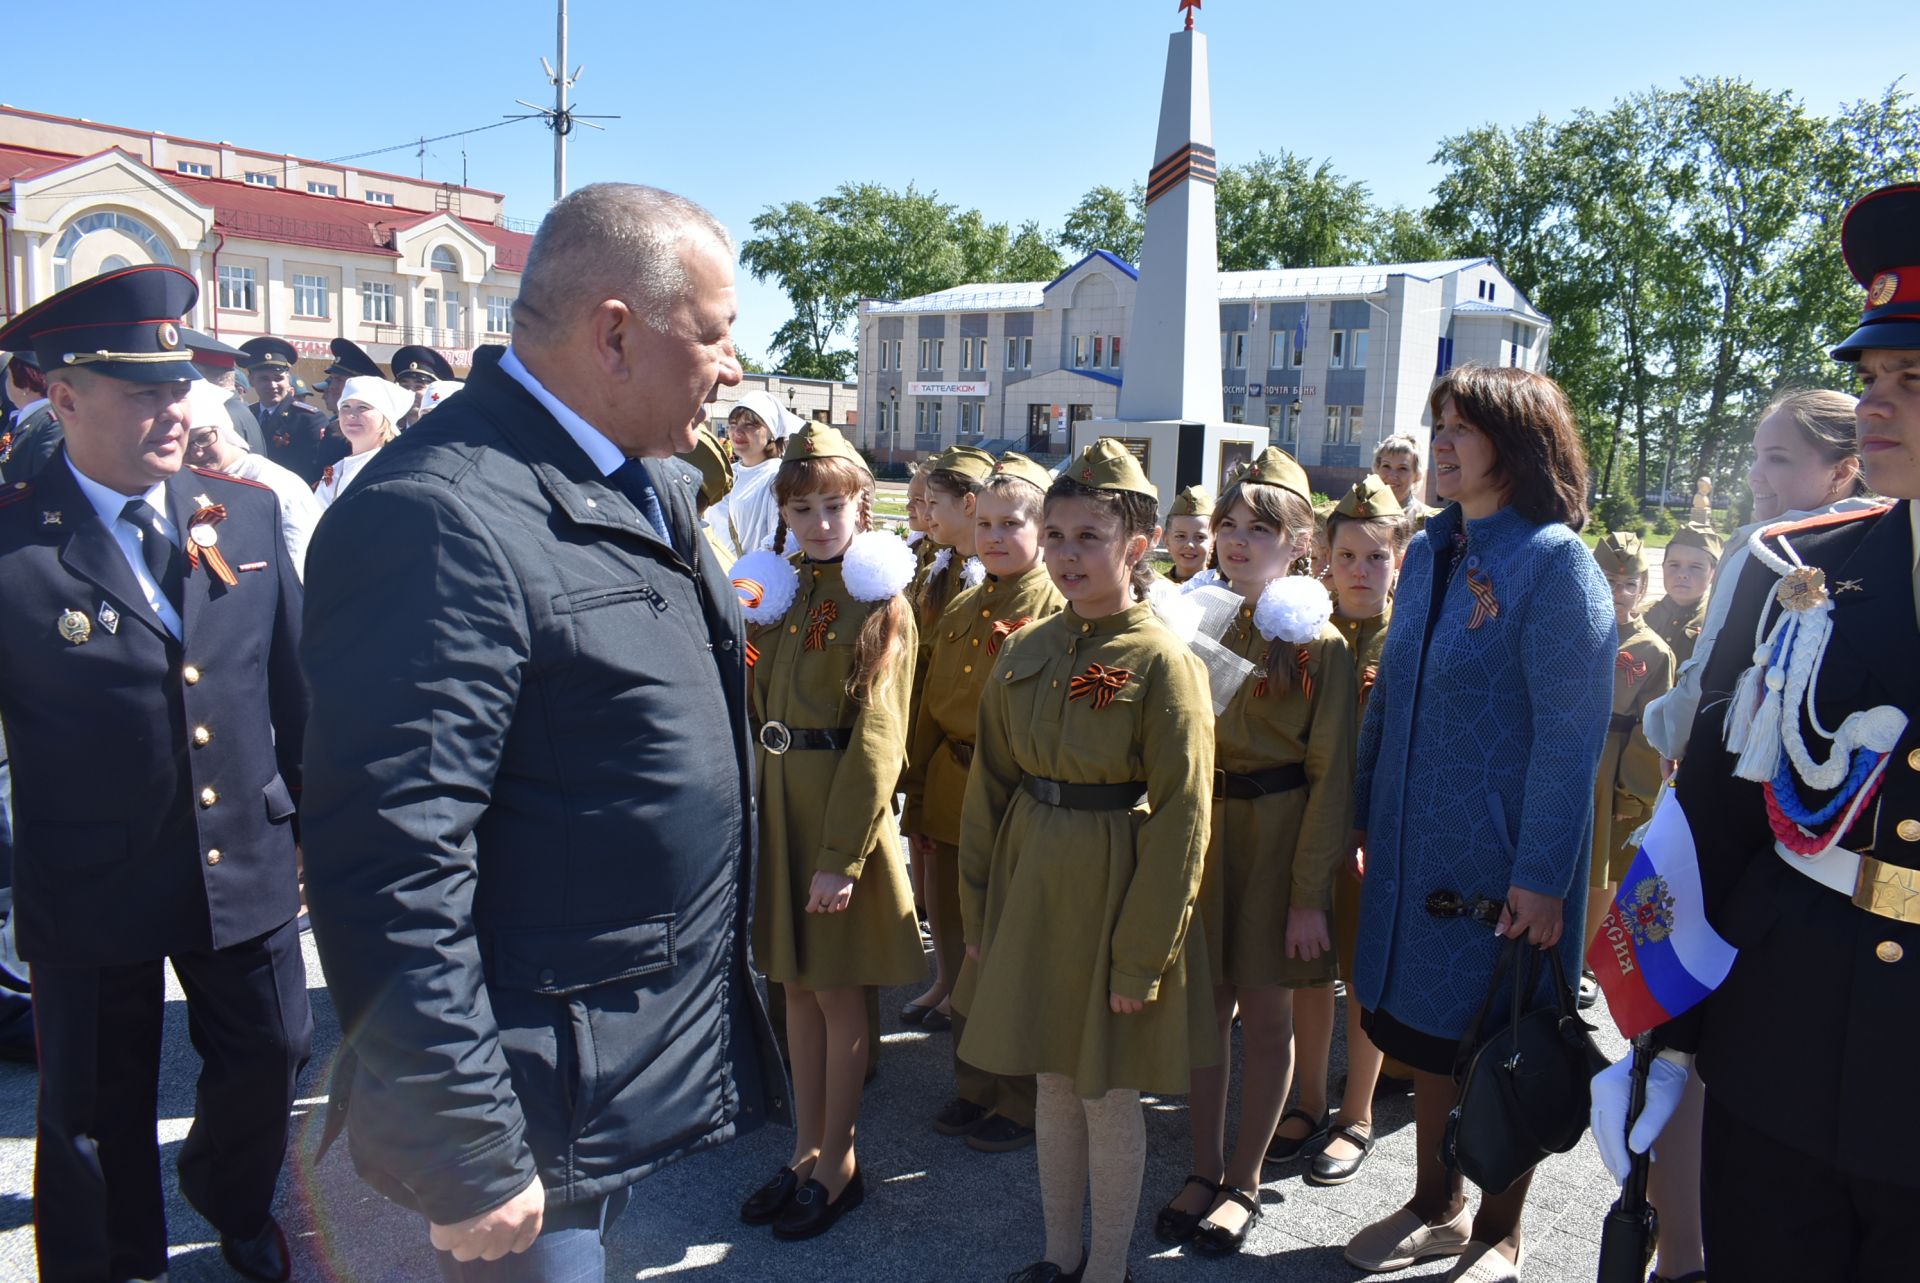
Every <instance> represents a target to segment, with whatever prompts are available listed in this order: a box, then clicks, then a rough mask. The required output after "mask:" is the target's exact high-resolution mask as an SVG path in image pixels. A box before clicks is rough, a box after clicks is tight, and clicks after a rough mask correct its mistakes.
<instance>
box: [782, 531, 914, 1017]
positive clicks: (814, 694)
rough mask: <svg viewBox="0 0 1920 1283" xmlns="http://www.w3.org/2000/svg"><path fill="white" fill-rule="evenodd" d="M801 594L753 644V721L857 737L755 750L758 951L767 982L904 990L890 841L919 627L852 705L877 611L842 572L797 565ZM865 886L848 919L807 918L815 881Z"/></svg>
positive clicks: (909, 974)
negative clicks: (857, 657)
mask: <svg viewBox="0 0 1920 1283" xmlns="http://www.w3.org/2000/svg"><path fill="white" fill-rule="evenodd" d="M798 568H799V573H800V589H799V592H798V593H796V594H795V596H794V602H793V605H792V606H790V607H789V608H788V610H787V613H786V616H785V617H784V618H783V619H781V620H780V621H779V622H778V623H776V624H773V625H770V626H768V627H766V628H763V629H761V630H760V631H759V632H758V633H757V634H756V635H755V637H754V645H755V646H756V647H757V648H758V650H759V657H758V659H757V660H756V662H755V663H754V667H753V694H754V713H755V717H756V719H757V720H758V721H759V722H761V723H765V722H767V721H779V722H782V723H785V724H786V725H787V726H788V727H791V728H793V729H795V730H799V729H802V728H805V729H821V730H833V729H838V728H842V727H849V728H851V729H852V732H853V741H852V743H851V744H850V745H849V746H848V747H847V748H846V749H844V750H837V749H803V748H798V747H796V748H792V749H789V750H788V751H787V752H785V753H779V754H776V753H771V752H768V751H767V749H766V748H765V747H761V748H759V749H757V750H756V765H757V770H758V774H759V789H760V854H759V874H760V878H759V894H758V897H757V900H756V903H755V906H754V918H753V948H754V954H755V956H756V958H757V960H758V961H759V964H760V966H761V967H762V968H763V969H764V970H765V971H766V974H767V978H768V979H769V980H772V981H774V982H776V983H781V984H799V985H802V986H804V987H806V988H809V989H834V988H840V987H843V986H848V985H897V984H906V983H907V982H908V981H911V980H916V979H919V978H920V977H921V976H922V975H924V974H925V972H926V961H925V957H924V955H923V954H922V953H921V949H920V934H919V931H918V929H917V928H916V926H915V925H914V917H913V892H912V889H911V887H910V886H909V884H908V881H907V871H906V868H905V866H904V864H903V862H902V861H901V859H900V855H899V843H898V841H897V839H896V837H895V835H894V826H893V812H892V806H893V794H894V787H895V785H896V784H897V783H898V782H899V778H900V766H901V762H902V761H903V760H904V759H905V757H906V749H907V699H908V695H909V690H908V684H909V680H910V674H911V673H912V664H913V653H914V644H915V643H914V630H913V628H912V624H911V621H909V623H908V627H907V630H906V633H905V635H904V636H903V637H902V638H901V646H900V649H899V650H898V651H897V652H896V655H895V658H894V660H893V663H892V665H891V667H890V671H889V672H888V673H887V674H886V681H885V685H884V686H882V685H879V684H878V683H876V688H875V690H874V692H873V694H872V696H871V698H870V699H869V701H868V702H867V703H866V704H865V705H864V706H863V705H860V704H856V703H854V702H853V700H852V699H851V698H850V697H849V696H848V695H847V691H846V682H847V674H848V673H849V672H851V671H852V668H853V651H854V641H855V639H856V638H857V637H858V636H859V634H860V626H861V624H862V623H863V622H864V621H865V619H866V617H867V614H868V612H869V611H870V610H872V609H875V608H876V607H873V606H870V605H868V604H867V603H865V602H860V601H856V600H855V599H854V598H853V597H852V596H851V595H850V594H849V593H848V592H847V589H846V585H845V583H844V582H843V581H842V579H841V576H840V567H839V565H838V564H836V563H821V564H818V565H815V564H812V563H808V562H805V561H801V562H799V563H798ZM821 871H825V872H829V873H839V874H842V875H844V876H847V877H851V878H854V879H857V880H856V882H855V883H854V888H853V901H852V903H851V904H850V905H849V906H848V907H847V908H846V909H845V910H844V911H842V912H840V913H830V914H829V913H808V912H806V904H807V896H808V891H809V889H810V887H811V885H812V882H813V875H814V874H815V873H816V872H821Z"/></svg>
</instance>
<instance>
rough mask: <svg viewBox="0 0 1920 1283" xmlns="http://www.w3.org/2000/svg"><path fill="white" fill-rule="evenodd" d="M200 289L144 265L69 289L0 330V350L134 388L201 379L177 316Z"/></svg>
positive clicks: (181, 276) (179, 275)
mask: <svg viewBox="0 0 1920 1283" xmlns="http://www.w3.org/2000/svg"><path fill="white" fill-rule="evenodd" d="M199 298H200V287H199V285H197V284H195V282H194V279H193V278H192V277H191V276H188V275H187V274H186V273H185V272H183V271H181V270H180V269H179V268H177V267H167V266H164V265H161V264H147V265H144V266H141V267H127V268H122V269H121V270H120V271H117V272H107V273H105V274H104V275H101V276H96V277H94V278H93V279H91V280H86V281H81V282H80V283H79V284H78V285H70V286H68V287H67V288H66V289H64V290H61V291H60V292H59V293H58V294H55V295H54V296H53V297H52V298H49V299H43V300H42V301H41V302H39V303H37V304H35V305H34V306H33V307H30V308H28V309H27V310H26V311H24V312H22V313H20V315H18V316H16V317H14V318H13V320H12V321H11V322H10V323H8V325H7V326H6V327H5V328H4V329H0V349H4V350H6V351H8V352H17V351H22V350H25V349H28V348H31V349H32V350H33V355H34V358H35V360H36V361H37V362H38V363H39V366H40V368H41V370H43V371H45V372H46V373H49V374H51V373H52V372H53V371H55V370H67V369H77V370H92V371H93V372H94V373H96V374H105V375H109V376H111V377H113V378H116V379H129V380H131V381H133V382H135V383H177V382H180V381H182V380H190V379H197V378H199V377H200V373H199V371H197V370H195V369H194V368H193V363H192V361H191V360H190V357H191V353H190V352H189V351H188V350H187V345H186V339H185V338H184V337H183V336H182V335H181V332H180V318H181V317H182V316H183V315H185V314H186V313H187V312H190V311H192V310H193V305H194V303H196V302H197V301H198V300H199Z"/></svg>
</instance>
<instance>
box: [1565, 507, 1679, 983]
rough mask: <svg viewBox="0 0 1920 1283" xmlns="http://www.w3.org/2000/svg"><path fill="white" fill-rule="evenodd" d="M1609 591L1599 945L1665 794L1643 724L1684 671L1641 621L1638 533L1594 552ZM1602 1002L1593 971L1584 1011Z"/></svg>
mask: <svg viewBox="0 0 1920 1283" xmlns="http://www.w3.org/2000/svg"><path fill="white" fill-rule="evenodd" d="M1593 558H1594V560H1595V561H1597V562H1599V563H1600V570H1601V573H1602V574H1604V575H1606V577H1607V586H1608V587H1609V588H1610V589H1612V591H1613V617H1614V623H1615V624H1616V625H1618V626H1619V629H1620V653H1619V655H1618V657H1616V659H1615V660H1614V666H1613V720H1612V721H1611V722H1610V723H1608V726H1607V742H1606V747H1605V748H1604V749H1602V750H1601V753H1600V773H1599V777H1598V779H1597V780H1596V781H1595V786H1594V798H1593V864H1592V868H1591V870H1590V876H1589V878H1588V883H1589V885H1590V886H1591V887H1592V890H1591V891H1589V892H1588V893H1587V939H1588V940H1592V939H1593V937H1594V935H1595V934H1596V933H1597V932H1598V931H1599V930H1600V924H1601V923H1602V922H1604V921H1605V920H1606V917H1607V910H1608V909H1609V908H1611V907H1612V905H1613V891H1614V886H1615V884H1617V883H1618V882H1619V881H1620V879H1621V877H1622V876H1624V875H1625V873H1626V871H1627V866H1628V865H1630V864H1632V863H1633V847H1632V845H1631V843H1630V842H1629V841H1628V838H1629V836H1630V835H1631V834H1632V833H1633V831H1634V830H1635V829H1636V828H1638V827H1639V826H1640V825H1641V824H1642V823H1643V822H1645V820H1646V818H1647V817H1648V816H1650V815H1652V814H1653V803H1654V799H1655V798H1657V797H1658V796H1659V794H1660V785H1661V783H1662V780H1661V771H1660V751H1659V750H1658V749H1656V748H1654V746H1653V745H1651V744H1649V743H1648V742H1647V733H1646V731H1645V729H1644V728H1643V727H1642V726H1641V719H1642V717H1643V715H1644V714H1645V713H1646V711H1647V705H1648V704H1649V703H1650V702H1652V701H1653V700H1654V699H1655V698H1656V697H1658V696H1661V695H1664V694H1666V693H1667V691H1669V690H1670V689H1672V687H1673V674H1674V670H1675V668H1676V667H1677V665H1676V664H1675V663H1674V660H1673V652H1672V651H1671V650H1668V649H1667V644H1666V643H1665V642H1663V641H1661V640H1660V638H1659V637H1657V636H1655V635H1654V632H1653V630H1652V629H1651V628H1648V627H1647V624H1646V621H1645V620H1644V619H1642V618H1641V617H1640V615H1639V610H1640V602H1641V601H1642V599H1643V598H1645V596H1646V593H1647V561H1646V555H1645V553H1644V551H1643V550H1642V548H1641V544H1640V538H1639V536H1638V535H1632V534H1624V533H1616V534H1611V535H1608V536H1607V537H1606V538H1605V539H1602V540H1601V541H1600V542H1599V543H1598V544H1597V545H1595V546H1594V549H1593ZM1599 996H1600V991H1599V986H1598V985H1597V984H1596V983H1595V982H1594V980H1593V973H1592V972H1587V973H1585V974H1584V975H1583V976H1582V977H1581V981H1580V1005H1581V1006H1583V1007H1590V1006H1592V1005H1593V1003H1594V1002H1595V1001H1597V1000H1598V998H1599Z"/></svg>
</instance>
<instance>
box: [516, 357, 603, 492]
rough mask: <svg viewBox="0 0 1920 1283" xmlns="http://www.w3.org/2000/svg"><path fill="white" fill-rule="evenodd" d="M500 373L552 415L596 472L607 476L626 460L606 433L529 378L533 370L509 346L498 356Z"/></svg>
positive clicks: (533, 379)
mask: <svg viewBox="0 0 1920 1283" xmlns="http://www.w3.org/2000/svg"><path fill="white" fill-rule="evenodd" d="M500 372H501V373H503V374H505V375H506V376H507V377H508V378H510V379H512V380H513V381H514V382H515V383H518V384H519V385H520V386H521V387H523V388H525V389H526V390H527V395H528V396H531V397H532V398H533V399H534V400H536V401H538V402H539V403H540V404H541V406H542V407H543V408H544V409H545V410H546V412H547V413H548V414H551V415H552V416H553V417H554V421H555V422H557V423H558V424H559V425H560V426H561V428H563V429H565V431H566V434H567V435H568V436H570V437H572V438H573V440H574V444H575V445H578V446H579V447H580V448H581V449H582V450H584V451H586V455H587V458H589V459H591V460H593V466H594V467H596V468H598V469H599V470H600V475H601V476H603V477H610V476H612V475H613V474H614V472H615V471H616V470H617V469H618V468H619V467H620V466H621V465H622V464H624V463H626V461H627V456H626V455H624V454H622V453H620V447H619V446H617V445H615V444H614V443H613V442H612V441H610V440H609V439H608V438H607V434H606V433H604V432H602V431H600V429H598V428H596V427H594V426H593V425H592V424H591V423H588V422H587V421H586V420H585V419H583V418H581V417H580V416H579V415H578V414H576V413H574V411H573V410H572V409H570V408H569V407H568V406H567V403H566V402H564V401H562V400H561V399H560V398H559V397H557V396H555V395H554V394H553V393H551V392H549V391H547V389H546V388H545V387H544V386H543V385H542V384H541V382H540V380H538V379H536V378H534V377H533V372H532V371H531V370H529V369H527V367H526V366H525V364H523V363H522V362H521V360H520V354H519V353H518V352H516V351H514V350H513V349H512V348H511V347H509V348H508V349H507V350H506V351H505V352H503V353H501V355H500Z"/></svg>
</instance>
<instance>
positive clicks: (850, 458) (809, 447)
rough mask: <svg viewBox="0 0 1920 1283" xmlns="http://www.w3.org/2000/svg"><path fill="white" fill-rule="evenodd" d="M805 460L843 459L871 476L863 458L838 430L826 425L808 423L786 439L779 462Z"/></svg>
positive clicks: (870, 469)
mask: <svg viewBox="0 0 1920 1283" xmlns="http://www.w3.org/2000/svg"><path fill="white" fill-rule="evenodd" d="M806 459H845V460H846V461H847V462H848V463H852V464H857V465H858V466H859V468H860V471H862V472H864V473H866V474H867V475H868V476H872V475H873V469H872V468H869V467H868V466H867V460H866V458H865V456H863V455H862V454H861V453H860V452H859V451H858V450H856V449H854V448H853V445H852V443H851V442H849V441H848V440H847V439H846V437H844V436H842V435H841V434H840V429H838V428H836V427H834V426H833V425H832V424H828V423H809V424H807V426H805V427H804V428H801V429H800V430H799V431H798V432H796V433H794V434H793V435H792V436H790V437H788V438H787V448H786V453H785V454H784V455H782V456H781V461H782V462H783V463H793V462H795V461H796V460H806Z"/></svg>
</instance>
